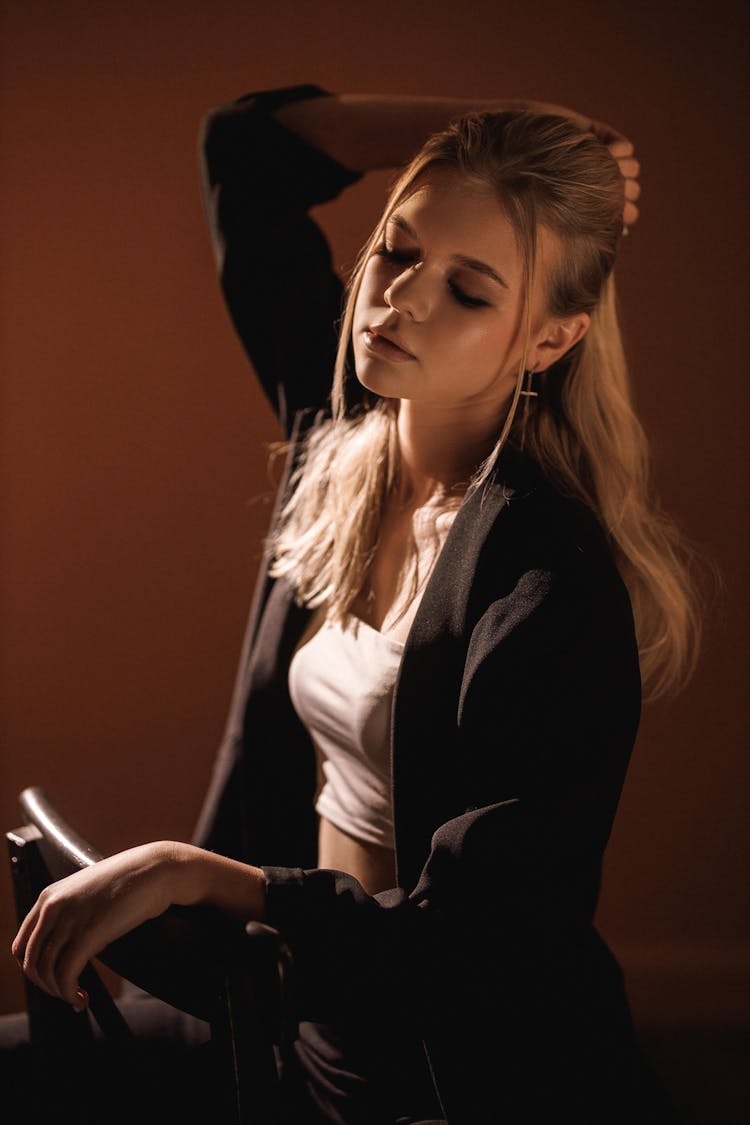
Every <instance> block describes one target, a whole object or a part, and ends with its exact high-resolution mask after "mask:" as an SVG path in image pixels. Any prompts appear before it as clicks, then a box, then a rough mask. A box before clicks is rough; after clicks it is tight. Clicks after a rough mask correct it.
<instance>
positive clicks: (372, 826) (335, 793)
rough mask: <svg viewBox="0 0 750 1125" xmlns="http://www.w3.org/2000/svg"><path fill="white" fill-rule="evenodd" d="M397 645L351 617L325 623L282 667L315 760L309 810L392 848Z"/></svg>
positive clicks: (400, 648)
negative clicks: (316, 779) (320, 781)
mask: <svg viewBox="0 0 750 1125" xmlns="http://www.w3.org/2000/svg"><path fill="white" fill-rule="evenodd" d="M403 650H404V646H403V645H402V644H401V643H400V642H399V641H395V640H392V639H391V638H390V637H387V636H384V635H383V633H379V632H378V631H377V629H373V628H372V626H370V625H367V624H366V623H365V622H364V621H360V620H359V619H358V618H355V617H350V618H349V619H348V620H347V621H346V623H345V625H343V626H342V625H340V624H337V623H334V622H332V621H326V622H324V623H323V625H322V626H321V627H320V629H318V631H317V633H315V634H314V635H313V636H312V637H311V638H310V640H309V641H307V642H306V643H305V644H304V645H302V646H301V647H300V648H298V649H297V651H296V653H295V654H294V656H293V658H292V661H291V664H290V665H289V694H290V696H291V699H292V703H293V704H294V708H295V710H296V712H297V714H298V715H299V717H300V719H301V720H302V722H303V723H304V725H305V727H306V728H307V730H308V732H309V733H310V737H311V738H312V740H313V742H314V743H315V745H316V746H317V747H318V749H319V751H320V753H321V754H322V757H323V775H324V778H325V784H324V785H323V788H322V789H321V791H320V794H319V796H318V800H317V802H316V804H315V808H316V811H317V812H318V813H319V814H320V815H321V816H325V817H326V819H328V820H330V821H331V823H332V824H335V825H336V826H337V828H341V829H342V831H344V832H347V833H348V834H349V835H350V836H354V837H356V839H358V840H362V841H364V842H365V843H371V844H380V845H381V846H384V847H388V848H393V846H394V842H393V802H392V798H391V761H390V725H391V706H392V703H393V689H394V687H395V684H396V676H397V675H398V669H399V665H400V664H401V655H402V653H403Z"/></svg>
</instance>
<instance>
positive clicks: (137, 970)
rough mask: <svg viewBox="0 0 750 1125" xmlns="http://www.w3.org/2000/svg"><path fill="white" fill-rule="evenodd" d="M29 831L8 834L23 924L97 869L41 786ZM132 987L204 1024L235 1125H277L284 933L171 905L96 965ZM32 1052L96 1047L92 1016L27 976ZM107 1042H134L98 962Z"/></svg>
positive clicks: (26, 801)
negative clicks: (64, 885)
mask: <svg viewBox="0 0 750 1125" xmlns="http://www.w3.org/2000/svg"><path fill="white" fill-rule="evenodd" d="M19 802H20V806H21V812H22V815H23V819H24V822H25V823H24V824H23V826H22V827H20V828H17V829H15V830H13V831H11V832H8V833H6V839H7V842H8V853H9V857H10V866H11V874H12V879H13V887H14V894H15V900H16V910H17V914H18V920H19V924H20V922H21V921H22V920H23V918H24V917H25V916H26V914H27V913H28V911H29V910H30V909H31V907H32V905H33V904H34V902H35V901H36V899H37V897H38V895H39V893H40V892H41V891H42V889H43V888H44V887H45V886H47V885H48V884H49V883H51V882H54V881H55V880H57V879H61V878H63V877H64V876H66V875H69V874H72V873H73V872H74V871H78V870H80V869H81V868H83V867H87V866H89V865H91V864H94V863H97V862H98V861H99V860H100V859H102V858H103V857H102V855H101V854H100V853H99V852H97V851H96V849H95V848H93V847H92V846H91V845H90V844H89V843H87V842H86V841H85V840H83V839H82V838H81V837H80V836H79V835H78V833H76V832H75V831H74V830H73V829H72V828H71V827H70V825H68V824H67V823H66V822H65V821H64V820H63V818H62V817H61V816H60V814H59V813H58V812H57V811H56V810H55V809H54V808H53V806H52V805H51V804H50V802H49V801H48V799H47V797H46V796H45V794H44V792H43V791H42V790H41V789H39V788H29V789H24V790H23V792H22V793H21V795H20V798H19ZM98 959H99V960H100V961H101V962H102V963H103V964H105V965H107V966H108V967H109V968H111V969H113V970H114V971H115V972H116V973H118V974H119V975H120V976H122V977H124V978H125V979H126V980H128V981H131V982H132V983H134V984H136V985H137V986H139V987H140V988H142V989H144V990H145V991H146V992H148V993H150V994H151V995H153V996H156V997H158V998H159V999H161V1000H165V1001H166V1002H167V1003H169V1004H171V1005H173V1007H175V1008H179V1009H180V1010H182V1011H185V1012H188V1013H190V1014H191V1015H194V1016H197V1017H198V1018H199V1019H202V1020H206V1021H207V1022H208V1023H209V1024H210V1026H211V1037H212V1040H213V1041H214V1042H215V1045H216V1048H217V1053H218V1057H219V1061H220V1065H221V1067H222V1082H221V1084H222V1087H223V1089H222V1090H220V1091H217V1096H218V1098H219V1100H220V1101H221V1103H222V1104H223V1105H225V1107H226V1109H225V1118H226V1121H227V1122H228V1123H229V1125H271V1123H275V1122H277V1121H278V1119H279V1081H278V1073H277V1066H276V1056H275V1051H274V1044H278V1045H279V1046H281V1045H283V1044H285V1043H287V1042H290V1041H291V1040H292V1039H294V1037H295V1036H296V1027H295V1023H294V1019H293V1018H292V1016H291V1015H290V1013H291V1012H292V1010H293V1007H292V1003H291V968H292V961H291V955H290V952H289V949H288V947H287V946H286V944H285V943H284V941H283V940H282V938H281V936H280V935H279V933H278V932H277V931H276V930H273V929H271V927H269V926H265V925H263V924H261V923H258V922H250V923H248V924H247V925H246V926H243V925H242V923H240V922H237V921H236V920H234V919H230V918H228V917H227V916H225V915H223V914H221V913H220V912H219V911H215V910H210V909H204V908H202V907H171V908H170V909H169V910H168V911H166V913H165V914H163V915H161V916H160V917H158V918H154V919H152V920H150V921H148V922H145V923H144V924H143V925H141V926H139V927H137V929H135V930H133V931H131V933H129V934H126V935H124V936H123V937H122V938H119V939H118V940H117V941H115V942H113V943H112V944H111V945H109V946H107V948H106V949H105V950H103V951H102V953H101V954H100V955H99V958H98ZM24 983H25V990H26V1003H27V1010H28V1016H29V1029H30V1037H31V1042H32V1045H34V1046H35V1047H36V1046H38V1047H42V1048H50V1047H54V1046H55V1045H56V1044H60V1043H64V1044H65V1045H66V1048H70V1047H72V1048H78V1047H82V1048H83V1047H85V1046H86V1045H87V1044H90V1043H91V1042H92V1041H93V1038H94V1036H93V1029H92V1025H91V1022H90V1018H89V1014H88V1012H86V1013H83V1014H76V1013H75V1012H74V1011H73V1009H72V1008H71V1007H70V1006H69V1005H67V1004H65V1003H64V1002H63V1001H60V1000H57V999H55V998H53V997H51V996H49V995H48V994H47V993H46V992H43V991H42V990H41V989H39V988H37V987H36V986H35V985H34V984H32V983H31V981H29V980H27V979H26V978H24ZM81 986H82V987H83V988H85V989H86V991H87V992H88V994H89V998H90V1012H91V1014H92V1015H93V1017H94V1018H95V1019H96V1022H97V1024H98V1025H99V1029H100V1031H101V1033H102V1036H103V1037H104V1038H105V1039H107V1040H110V1041H113V1042H115V1043H119V1044H123V1045H125V1044H128V1043H131V1042H132V1041H133V1035H132V1032H131V1030H130V1028H129V1027H128V1025H127V1022H126V1020H125V1018H124V1017H123V1015H122V1013H121V1011H120V1010H119V1008H118V1007H117V1004H116V1003H115V1001H114V1000H113V998H112V997H111V996H110V994H109V992H108V991H107V988H106V987H105V985H104V983H103V982H102V980H101V978H100V976H99V974H98V973H97V971H96V969H95V968H94V966H93V965H91V964H89V965H87V966H86V968H85V969H84V971H83V973H82V974H81Z"/></svg>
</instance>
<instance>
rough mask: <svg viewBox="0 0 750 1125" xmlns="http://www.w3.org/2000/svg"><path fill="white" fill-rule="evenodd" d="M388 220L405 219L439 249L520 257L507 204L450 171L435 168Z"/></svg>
mask: <svg viewBox="0 0 750 1125" xmlns="http://www.w3.org/2000/svg"><path fill="white" fill-rule="evenodd" d="M389 220H392V222H391V225H398V221H399V220H402V221H405V222H406V223H408V224H409V226H410V227H412V229H413V230H414V232H415V234H416V235H417V236H418V237H420V238H423V239H425V240H430V241H431V242H432V243H434V244H435V247H436V248H439V249H440V250H446V251H448V252H449V253H454V254H458V255H464V256H470V257H481V256H482V254H484V255H485V256H486V255H488V254H493V253H498V254H502V255H503V257H504V258H506V259H507V258H508V256H511V257H514V256H516V255H517V254H518V240H517V237H516V232H515V230H514V228H513V226H512V225H511V223H510V221H509V219H508V217H507V215H506V214H505V211H504V209H503V206H502V203H501V201H500V199H499V198H498V196H497V194H496V193H495V192H494V191H493V190H492V188H491V187H489V185H486V184H482V183H480V182H477V181H475V180H470V179H468V178H467V177H465V176H461V175H460V174H458V173H456V172H454V171H453V170H451V169H447V168H430V169H428V170H427V171H426V172H424V173H423V174H422V175H421V176H419V177H418V178H417V180H416V181H415V182H414V184H412V186H411V187H410V188H409V189H408V191H407V193H406V195H405V196H403V197H402V198H401V199H400V201H399V202H398V203H397V204H396V205H395V206H394V208H393V210H392V211H391V214H390V216H389Z"/></svg>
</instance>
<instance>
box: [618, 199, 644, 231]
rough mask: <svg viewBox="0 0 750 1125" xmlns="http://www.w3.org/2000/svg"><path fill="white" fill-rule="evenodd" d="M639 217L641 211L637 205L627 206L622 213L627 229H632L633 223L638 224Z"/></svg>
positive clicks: (628, 204) (629, 204) (627, 204)
mask: <svg viewBox="0 0 750 1125" xmlns="http://www.w3.org/2000/svg"><path fill="white" fill-rule="evenodd" d="M639 215H640V211H639V210H638V208H637V207H636V205H635V203H626V204H625V208H624V210H623V212H622V218H623V222H624V223H625V226H626V227H632V226H633V223H637V222H638V216H639Z"/></svg>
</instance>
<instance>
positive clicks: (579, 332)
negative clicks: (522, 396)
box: [527, 313, 591, 371]
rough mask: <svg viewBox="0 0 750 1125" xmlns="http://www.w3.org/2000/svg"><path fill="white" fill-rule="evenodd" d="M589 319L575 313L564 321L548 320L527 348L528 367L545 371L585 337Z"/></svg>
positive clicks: (585, 315)
mask: <svg viewBox="0 0 750 1125" xmlns="http://www.w3.org/2000/svg"><path fill="white" fill-rule="evenodd" d="M590 323H591V317H590V316H589V315H588V313H577V314H576V316H571V317H567V318H566V319H565V320H548V321H547V322H546V323H545V324H544V326H543V327H542V328H541V329H540V331H539V332H538V333H537V336H536V338H535V340H534V345H533V347H531V348H529V356H528V361H527V362H528V366H529V368H530V369H531V370H533V371H546V370H547V368H548V367H551V366H552V364H553V363H556V362H557V360H558V359H562V357H563V356H564V355H565V353H566V352H569V351H570V349H571V348H572V347H575V345H576V344H577V343H578V341H579V340H581V339H583V337H584V336H585V335H586V331H587V329H588V326H589V324H590Z"/></svg>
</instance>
